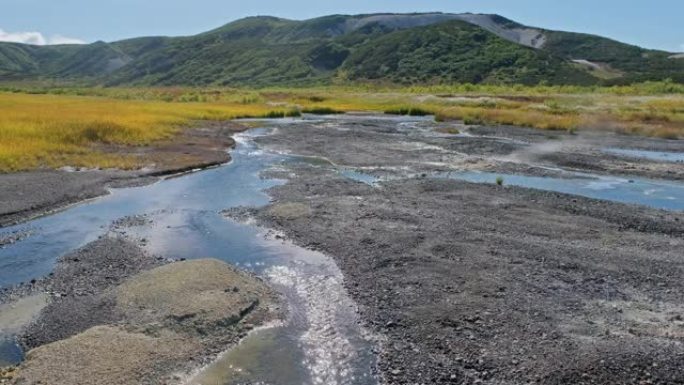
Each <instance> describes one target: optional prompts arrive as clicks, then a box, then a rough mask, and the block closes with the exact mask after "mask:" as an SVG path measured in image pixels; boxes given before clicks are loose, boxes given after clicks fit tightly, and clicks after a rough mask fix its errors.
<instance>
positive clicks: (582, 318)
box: [245, 118, 684, 384]
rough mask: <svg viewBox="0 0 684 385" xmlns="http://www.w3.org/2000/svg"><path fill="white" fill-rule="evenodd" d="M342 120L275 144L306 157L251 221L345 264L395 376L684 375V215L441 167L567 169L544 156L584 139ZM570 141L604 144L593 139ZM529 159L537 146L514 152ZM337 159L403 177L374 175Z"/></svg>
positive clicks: (663, 378) (672, 378) (490, 379)
mask: <svg viewBox="0 0 684 385" xmlns="http://www.w3.org/2000/svg"><path fill="white" fill-rule="evenodd" d="M338 119H341V120H340V121H338V122H337V123H335V122H332V123H330V122H329V123H327V124H322V125H316V124H310V125H306V124H303V125H297V126H292V127H288V128H287V129H285V128H283V129H281V130H279V131H278V132H276V133H275V134H274V135H271V136H265V137H263V138H259V142H260V143H262V144H263V145H265V146H266V147H267V148H272V149H275V150H278V151H282V152H287V153H291V154H299V155H305V156H306V157H307V158H306V159H302V160H301V161H300V162H292V163H290V164H287V165H284V166H283V167H281V168H279V169H274V170H272V171H271V172H269V176H272V177H278V178H282V179H285V180H287V183H286V184H285V185H282V186H276V187H273V188H271V189H270V190H269V193H270V195H271V196H272V198H273V200H274V201H273V202H272V203H271V204H270V205H269V206H267V207H264V208H262V209H253V210H247V212H246V213H245V214H249V215H252V216H254V217H255V218H256V220H257V222H258V223H259V224H261V225H263V226H267V227H272V228H275V229H277V230H279V231H283V232H284V233H285V234H286V235H287V236H288V237H290V238H291V239H292V240H293V241H294V242H295V243H297V244H299V245H301V246H305V247H308V248H311V249H315V250H320V251H322V252H324V253H326V254H328V255H330V256H332V257H333V258H334V259H335V260H336V262H337V264H338V265H339V267H340V269H341V270H342V272H343V273H344V276H345V285H346V287H347V290H348V291H349V293H350V294H351V296H352V298H353V299H354V300H355V301H356V302H357V303H358V304H359V307H360V312H361V315H362V318H363V320H364V321H365V323H366V324H367V326H368V327H369V328H370V329H371V330H372V331H374V332H376V333H379V334H381V335H384V336H386V341H385V342H384V343H383V344H382V345H383V346H382V349H381V353H380V362H379V367H380V371H381V373H382V375H383V377H384V382H385V383H388V384H428V383H462V384H476V383H488V384H502V383H506V384H526V383H530V382H534V383H543V384H569V383H572V384H626V383H629V384H642V383H643V384H647V383H654V384H655V383H660V384H665V383H667V384H673V383H681V382H683V381H684V371H682V362H684V344H683V343H684V320H683V319H684V318H683V317H684V283H683V281H682V279H681V277H682V274H683V273H684V254H683V253H682V250H684V214H683V213H682V212H681V211H664V210H657V209H652V208H648V207H646V206H637V205H627V204H621V203H614V202H610V201H602V200H594V199H589V198H584V197H580V196H574V195H566V194H561V193H557V192H552V191H540V190H534V189H527V188H519V187H514V186H497V185H495V184H475V183H468V182H465V181H458V180H448V179H437V178H431V177H430V174H429V172H430V171H436V170H441V169H444V168H446V169H449V168H451V167H461V168H463V167H472V168H475V169H478V168H479V169H491V170H495V171H496V170H502V169H506V170H510V169H516V170H518V171H519V172H525V171H529V172H538V171H535V170H539V169H540V167H539V166H544V167H549V166H558V165H557V164H555V165H554V164H553V163H543V162H541V160H543V159H542V158H543V157H544V156H545V155H546V154H556V156H558V157H559V159H566V160H568V161H569V160H570V159H571V157H570V155H568V154H569V152H568V150H567V149H570V148H572V147H569V146H568V147H565V146H562V147H561V148H559V149H558V150H551V151H541V149H542V148H548V147H546V146H538V147H536V149H535V148H534V147H532V146H533V145H535V144H544V145H545V144H547V143H548V142H551V143H556V141H558V140H559V139H555V138H553V139H549V138H546V137H544V136H543V135H547V134H548V133H542V132H539V131H531V130H522V129H520V130H517V131H516V129H511V130H508V131H506V130H500V129H496V130H493V129H492V130H489V131H488V132H483V131H482V130H480V131H476V130H473V132H472V134H478V135H480V136H488V137H496V138H486V137H478V138H470V139H469V138H467V137H459V136H443V135H433V134H432V133H430V131H429V130H428V131H425V133H424V134H420V133H419V131H420V130H421V126H422V125H429V123H424V122H413V123H411V125H412V128H411V129H409V130H404V129H402V128H401V127H400V126H399V125H398V124H397V123H388V122H386V121H383V120H380V119H373V118H368V119H366V120H359V118H353V119H351V120H344V118H338ZM499 131H501V132H499ZM482 134H486V135H482ZM502 134H505V136H508V137H505V136H504V135H502ZM502 136H504V137H503V138H501V137H502ZM510 139H514V140H513V141H511V140H510ZM469 140H470V142H469ZM562 140H568V141H571V142H573V143H575V144H578V145H581V146H580V147H581V148H585V149H586V151H587V153H589V152H591V151H596V152H595V154H598V150H596V147H591V146H589V147H585V143H591V140H592V139H591V138H585V139H582V141H581V142H580V141H579V140H578V139H577V138H574V137H572V138H567V139H562ZM585 140H586V141H585ZM619 140H620V138H617V139H615V141H619ZM626 140H627V139H626ZM629 140H631V139H629ZM654 143H655V145H658V143H660V142H657V141H655V142H654ZM621 144H622V145H626V144H628V143H625V142H621ZM660 145H662V146H663V147H667V146H673V145H674V144H672V143H671V142H665V141H663V142H662V143H660ZM530 149H532V151H530ZM535 151H539V152H537V153H535ZM559 153H560V154H561V155H558V154H559ZM515 154H526V155H528V157H527V158H522V157H517V159H515V162H512V161H511V159H510V158H509V159H506V160H501V157H502V156H508V155H515ZM563 154H565V155H563ZM596 156H599V155H596ZM602 156H603V158H601V159H607V160H606V162H609V163H610V162H613V160H611V159H613V158H610V157H611V155H602ZM312 158H313V159H325V160H327V165H325V164H326V163H325V162H320V161H307V159H309V160H310V159H312ZM536 162H540V163H541V164H539V163H536ZM511 164H513V165H511ZM610 164H612V165H615V164H616V163H615V162H613V163H610ZM645 164H646V163H645ZM649 164H650V163H649ZM649 164H646V166H645V167H644V168H643V170H642V172H643V174H644V175H650V176H653V175H656V174H657V169H658V168H659V167H660V163H657V167H656V166H652V165H649ZM332 165H334V166H332ZM339 167H352V168H356V169H364V170H367V171H368V172H370V173H371V174H375V175H392V176H393V178H387V179H386V180H385V181H382V180H381V181H380V182H378V183H376V184H374V185H370V184H368V183H364V182H363V181H359V180H354V179H353V178H349V177H346V176H345V175H344V174H342V173H340V172H339ZM672 167H673V168H672V170H674V172H675V174H671V173H668V174H667V175H674V177H673V178H672V179H677V178H678V176H677V175H679V174H678V173H680V172H681V167H680V166H677V165H674V166H672ZM578 169H582V170H584V171H587V170H588V166H587V167H578ZM599 171H601V172H608V168H604V169H603V170H599ZM539 172H541V171H539Z"/></svg>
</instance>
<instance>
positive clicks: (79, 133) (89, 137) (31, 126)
mask: <svg viewBox="0 0 684 385" xmlns="http://www.w3.org/2000/svg"><path fill="white" fill-rule="evenodd" d="M292 112H293V111H291V110H288V109H287V108H283V107H273V106H268V105H265V104H261V103H259V104H256V103H251V104H242V103H228V102H224V103H168V102H163V101H142V100H122V99H112V98H105V97H83V96H64V95H28V94H19V93H12V94H8V93H0V171H4V172H7V171H17V170H26V169H34V168H41V167H48V168H54V167H60V166H66V165H69V166H77V167H102V168H135V167H139V166H141V165H140V164H138V163H137V162H138V160H136V159H133V158H127V157H121V156H116V155H111V154H105V153H102V152H99V151H97V150H96V148H95V145H98V144H116V145H136V146H140V145H149V144H151V143H154V142H155V141H159V140H163V139H168V138H170V137H172V136H173V135H175V134H176V133H177V132H178V131H179V130H180V129H182V128H183V127H187V126H189V125H191V124H192V123H193V122H194V121H197V120H227V119H234V118H240V117H269V116H274V117H278V116H284V115H287V114H291V113H292Z"/></svg>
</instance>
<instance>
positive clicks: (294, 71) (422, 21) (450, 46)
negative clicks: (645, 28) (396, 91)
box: [0, 13, 684, 86]
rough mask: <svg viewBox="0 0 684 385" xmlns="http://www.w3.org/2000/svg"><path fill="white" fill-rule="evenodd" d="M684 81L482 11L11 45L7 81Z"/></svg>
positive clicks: (630, 51)
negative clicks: (75, 42) (90, 41)
mask: <svg viewBox="0 0 684 385" xmlns="http://www.w3.org/2000/svg"><path fill="white" fill-rule="evenodd" d="M665 79H671V80H672V81H674V82H679V83H684V57H683V56H682V55H677V54H674V53H670V52H664V51H657V50H649V49H644V48H639V47H636V46H632V45H628V44H623V43H620V42H617V41H614V40H610V39H606V38H602V37H599V36H593V35H586V34H579V33H569V32H557V31H548V30H543V29H538V28H533V27H527V26H524V25H521V24H518V23H516V22H513V21H511V20H508V19H506V18H503V17H501V16H497V15H481V14H440V13H431V14H376V15H358V16H342V15H335V16H326V17H321V18H316V19H311V20H305V21H293V20H285V19H279V18H274V17H251V18H246V19H242V20H238V21H235V22H233V23H230V24H227V25H225V26H223V27H221V28H218V29H215V30H213V31H209V32H206V33H202V34H199V35H196V36H189V37H141V38H136V39H130V40H123V41H118V42H113V43H104V42H96V43H93V44H89V45H59V46H32V45H25V44H15V43H0V81H5V82H7V81H36V80H58V81H66V82H74V83H79V84H90V85H95V84H97V85H109V86H113V85H146V86H150V85H234V86H240V85H243V86H244V85H250V86H268V85H314V84H328V83H345V82H364V81H371V82H383V83H401V84H412V83H421V84H425V83H493V84H540V83H545V84H572V85H593V84H628V83H634V82H641V81H647V80H665Z"/></svg>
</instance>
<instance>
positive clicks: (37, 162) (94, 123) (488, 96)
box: [0, 82, 684, 172]
mask: <svg viewBox="0 0 684 385" xmlns="http://www.w3.org/2000/svg"><path fill="white" fill-rule="evenodd" d="M680 88H682V87H681V86H678V85H674V84H670V83H668V82H663V83H646V84H641V85H635V86H629V87H612V88H594V87H592V88H583V87H543V86H539V87H500V86H472V85H461V86H434V87H403V88H396V87H387V88H382V87H377V86H375V87H364V86H355V87H333V88H329V87H327V88H308V89H279V88H272V89H261V90H245V89H227V88H204V89H196V88H85V89H81V88H46V89H40V88H35V87H24V88H6V89H5V90H4V91H2V92H0V172H11V171H18V170H28V169H36V168H56V167H61V166H67V165H68V166H77V167H100V168H127V169H130V168H136V167H141V166H143V165H142V164H140V163H139V162H140V160H138V159H135V158H129V157H122V156H117V155H113V154H107V153H105V152H102V151H99V150H98V148H99V147H101V145H102V144H114V145H131V146H144V145H150V144H153V143H155V142H156V141H160V140H164V139H168V138H171V137H173V136H174V135H175V134H177V133H178V132H179V131H180V130H181V129H183V128H184V127H188V126H190V125H192V124H193V123H194V122H195V121H199V120H228V119H234V118H240V117H282V116H290V115H296V114H298V113H299V112H300V111H302V112H314V113H337V112H346V111H371V112H386V113H395V114H411V115H425V114H433V115H435V117H436V119H437V120H438V121H451V120H459V121H463V122H465V123H466V124H504V125H518V126H528V127H534V128H539V129H547V130H568V131H573V132H574V131H576V130H581V129H595V130H611V131H616V132H621V133H626V134H637V135H647V136H656V137H662V138H669V139H676V138H684V89H680Z"/></svg>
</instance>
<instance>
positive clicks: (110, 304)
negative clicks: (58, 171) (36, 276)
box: [2, 236, 280, 385]
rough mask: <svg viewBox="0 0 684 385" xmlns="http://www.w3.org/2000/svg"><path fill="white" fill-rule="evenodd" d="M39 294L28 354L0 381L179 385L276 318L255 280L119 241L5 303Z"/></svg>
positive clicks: (74, 258) (75, 259)
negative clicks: (45, 298) (43, 297)
mask: <svg viewBox="0 0 684 385" xmlns="http://www.w3.org/2000/svg"><path fill="white" fill-rule="evenodd" d="M40 293H47V294H48V296H49V298H48V301H47V302H44V303H43V304H42V307H41V308H39V309H38V312H37V315H36V317H35V318H33V319H29V320H28V321H29V322H27V323H26V324H25V325H22V327H21V328H20V330H19V332H18V339H19V341H20V343H21V345H22V346H23V347H24V349H25V350H26V351H27V352H28V353H27V355H26V359H25V361H24V362H22V363H21V364H20V365H19V366H18V367H17V368H16V369H14V370H13V371H11V372H8V374H5V377H7V378H11V382H10V383H12V384H14V383H16V384H38V383H49V384H54V385H60V384H64V385H66V384H69V385H71V384H75V383H78V384H113V383H122V384H123V383H131V384H132V383H150V384H162V383H163V384H168V383H180V381H181V380H182V379H183V378H184V377H185V376H187V375H189V374H190V373H191V372H193V371H195V370H197V369H198V368H200V367H202V366H204V365H206V364H207V363H209V362H211V360H213V359H214V358H216V357H217V355H218V354H220V353H221V352H223V351H225V350H226V349H227V348H228V347H230V346H231V345H233V344H235V343H237V342H238V341H239V340H240V339H241V338H243V337H244V336H245V335H246V333H247V332H248V331H249V330H251V329H253V328H254V327H256V326H258V325H261V324H264V323H265V322H268V321H270V320H273V319H276V318H277V317H279V316H280V315H279V310H278V305H277V302H278V299H277V296H276V295H275V294H274V292H273V291H271V289H269V288H268V287H267V286H266V285H265V284H264V283H263V282H262V281H261V280H259V279H257V278H256V277H254V276H252V275H249V274H247V273H244V272H240V271H238V270H236V269H235V268H233V267H231V266H229V265H227V264H225V263H223V262H220V261H217V260H211V259H204V260H194V261H181V262H174V261H170V260H167V259H165V258H162V257H155V256H153V255H150V254H149V253H147V252H145V251H143V250H142V249H141V248H140V247H139V246H137V245H136V244H134V243H131V242H130V241H128V240H125V239H123V238H119V237H116V236H105V237H102V238H100V239H99V240H97V241H95V242H93V243H91V244H89V245H87V246H85V247H84V248H82V249H79V250H77V251H75V252H74V253H71V254H69V255H66V256H64V257H62V258H61V259H60V260H59V262H58V264H57V266H56V268H55V271H54V272H53V273H52V274H51V275H49V276H48V277H45V278H43V279H40V280H35V281H32V282H30V283H26V284H23V285H20V286H18V287H15V288H12V289H9V290H6V291H4V292H3V296H2V298H3V302H5V303H8V304H12V303H17V301H21V300H22V299H23V298H27V297H28V298H30V297H31V296H35V295H37V294H40ZM8 311H16V307H12V308H10V310H8ZM55 362H59V365H54V363H55Z"/></svg>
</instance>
